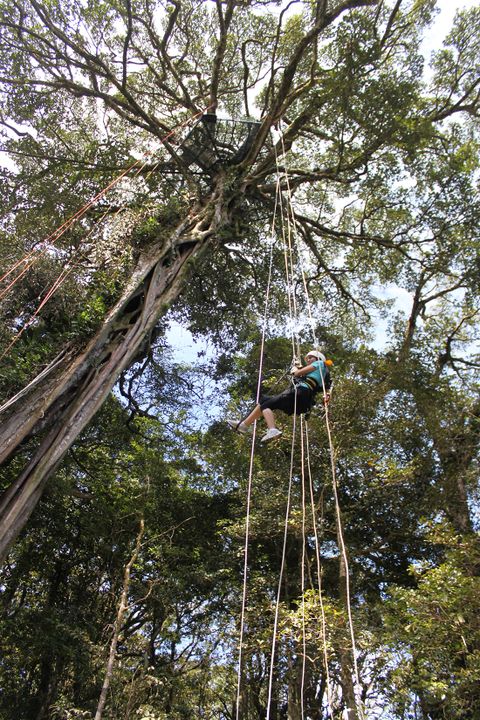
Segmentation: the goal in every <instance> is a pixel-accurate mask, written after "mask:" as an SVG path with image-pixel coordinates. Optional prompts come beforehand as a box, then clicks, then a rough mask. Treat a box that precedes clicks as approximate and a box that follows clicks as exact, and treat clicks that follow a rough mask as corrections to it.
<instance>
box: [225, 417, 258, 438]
mask: <svg viewBox="0 0 480 720" xmlns="http://www.w3.org/2000/svg"><path fill="white" fill-rule="evenodd" d="M227 425H229V426H230V427H231V428H232V430H235V431H236V432H239V433H241V434H242V435H249V434H250V433H251V432H252V429H251V427H250V426H249V425H245V423H244V422H242V421H241V420H227Z"/></svg>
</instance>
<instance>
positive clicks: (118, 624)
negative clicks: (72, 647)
mask: <svg viewBox="0 0 480 720" xmlns="http://www.w3.org/2000/svg"><path fill="white" fill-rule="evenodd" d="M144 529H145V523H144V520H143V517H142V518H141V520H140V527H139V530H138V534H137V539H136V542H135V548H134V550H133V553H132V557H131V558H130V560H129V561H128V563H127V564H126V565H125V570H124V573H123V588H122V594H121V596H120V602H119V604H118V612H117V617H116V618H115V623H114V626H113V633H112V641H111V643H110V652H109V654H108V661H107V667H106V670H105V679H104V681H103V686H102V690H101V693H100V697H99V699H98V705H97V711H96V713H95V718H94V720H102V715H103V711H104V709H105V703H106V702H107V694H108V690H109V688H110V683H111V680H112V676H113V668H114V665H115V656H116V654H117V645H118V638H119V636H120V631H121V629H122V625H123V618H124V617H125V613H126V611H127V608H128V592H129V590H130V574H131V570H132V567H133V565H134V563H135V561H136V559H137V557H138V553H139V552H140V546H141V543H142V538H143V533H144Z"/></svg>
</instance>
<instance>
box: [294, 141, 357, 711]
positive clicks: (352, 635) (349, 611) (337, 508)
mask: <svg viewBox="0 0 480 720" xmlns="http://www.w3.org/2000/svg"><path fill="white" fill-rule="evenodd" d="M282 149H283V151H284V155H285V145H284V142H283V134H282ZM285 178H286V185H287V196H288V201H289V208H291V216H292V223H293V224H294V228H295V231H296V224H295V222H296V221H295V214H294V210H293V199H292V193H291V187H290V181H289V177H288V170H287V167H286V163H285ZM299 257H300V253H299ZM301 272H302V278H303V285H304V290H305V297H306V303H307V308H308V313H309V319H310V324H311V328H312V335H313V340H314V343H315V347H317V338H316V334H315V324H314V321H313V315H312V310H311V302H310V297H309V292H308V284H307V282H306V277H305V272H304V269H303V267H302V268H301ZM322 387H323V397H324V399H326V397H327V392H326V388H325V381H324V378H323V376H322ZM325 422H326V428H327V436H328V443H329V449H330V460H331V472H332V485H333V492H334V498H335V512H336V517H337V528H338V537H339V544H340V551H341V554H342V559H343V562H344V564H345V569H346V574H345V583H346V588H345V593H346V604H347V615H348V623H349V631H350V639H351V643H352V656H353V669H354V679H355V684H356V693H355V699H356V704H357V709H358V711H359V715H360V718H361V720H363V718H364V714H363V708H362V702H361V698H360V697H359V689H360V678H359V673H358V664H357V651H356V643H355V632H354V627H353V617H352V608H351V591H350V577H349V575H350V573H349V565H348V558H347V552H346V547H345V541H344V537H343V528H342V521H341V512H340V503H339V499H338V490H337V481H336V468H335V458H334V449H333V440H332V433H331V429H330V423H329V415H328V405H327V404H326V403H325Z"/></svg>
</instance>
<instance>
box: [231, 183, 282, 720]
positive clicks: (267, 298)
mask: <svg viewBox="0 0 480 720" xmlns="http://www.w3.org/2000/svg"><path fill="white" fill-rule="evenodd" d="M279 195H280V178H279V177H277V191H276V196H275V206H274V212H273V219H272V225H271V230H270V259H269V267H268V279H267V290H266V294H265V306H264V313H263V323H262V336H261V344H260V359H259V368H258V382H257V393H256V402H257V403H258V401H259V398H260V392H261V383H262V372H263V359H264V352H265V337H266V332H267V322H268V306H269V302H270V290H271V284H272V268H273V248H274V238H275V217H276V212H277V200H278V197H279ZM256 434H257V421H256V420H255V422H254V424H253V434H252V444H251V448H250V463H249V469H248V482H247V507H246V518H245V544H244V548H243V554H244V558H243V588H242V608H241V613H240V637H239V648H238V669H237V698H236V720H239V718H240V699H241V688H242V676H243V667H242V665H243V638H244V633H245V610H246V604H247V580H248V545H249V537H250V510H251V498H252V483H253V463H254V457H255V438H256Z"/></svg>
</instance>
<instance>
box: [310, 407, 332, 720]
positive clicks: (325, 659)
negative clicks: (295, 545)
mask: <svg viewBox="0 0 480 720" xmlns="http://www.w3.org/2000/svg"><path fill="white" fill-rule="evenodd" d="M305 442H306V450H307V474H308V485H309V490H310V507H311V511H312V526H313V533H314V537H315V558H316V563H317V578H318V600H319V603H320V617H321V621H322V637H323V662H324V665H325V676H326V682H327V706H328V712H329V715H330V717H331V718H332V720H333V708H332V694H331V692H332V691H331V685H330V670H329V666H328V651H327V621H326V617H325V607H324V603H323V592H322V565H321V560H320V542H319V538H318V528H317V518H316V510H315V494H314V490H313V477H312V468H311V464H310V439H309V434H308V422H306V421H305Z"/></svg>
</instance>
